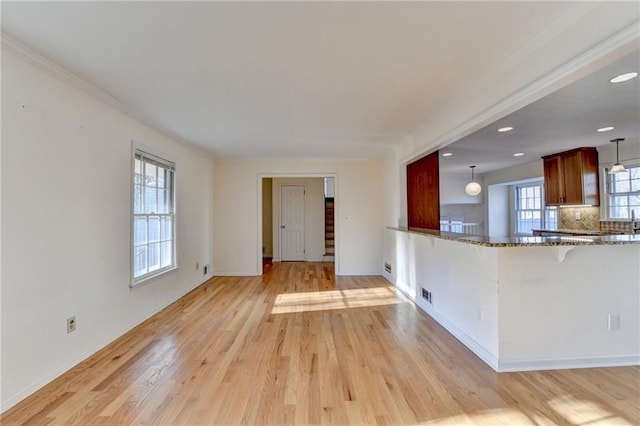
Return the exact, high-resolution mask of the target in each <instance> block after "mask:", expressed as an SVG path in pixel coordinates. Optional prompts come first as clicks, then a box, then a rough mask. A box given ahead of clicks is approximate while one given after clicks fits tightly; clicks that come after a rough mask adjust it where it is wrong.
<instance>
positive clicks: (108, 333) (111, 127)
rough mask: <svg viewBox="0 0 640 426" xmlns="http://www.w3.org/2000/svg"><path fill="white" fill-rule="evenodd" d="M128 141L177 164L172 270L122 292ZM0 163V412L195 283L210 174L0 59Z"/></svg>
mask: <svg viewBox="0 0 640 426" xmlns="http://www.w3.org/2000/svg"><path fill="white" fill-rule="evenodd" d="M132 140H135V141H138V142H141V143H143V144H145V145H147V146H151V147H153V148H154V149H156V150H157V151H160V152H163V153H165V154H167V155H168V156H171V157H172V158H173V159H175V161H176V163H177V209H176V211H177V245H178V265H179V267H180V268H179V270H176V271H173V272H170V273H168V274H167V275H165V276H162V277H160V278H157V279H155V280H152V281H151V282H148V283H146V284H144V285H140V286H138V287H136V288H135V289H133V290H130V289H129V280H130V275H129V274H130V260H129V258H130V248H129V247H130V207H131V201H130V198H131V189H130V187H131V141H132ZM2 151H3V152H2V230H3V232H2V253H3V258H2V313H1V318H2V369H1V373H2V377H1V382H2V397H1V399H2V410H6V409H7V408H9V407H10V406H12V405H13V404H15V403H16V402H18V401H19V400H21V399H22V398H24V397H26V396H27V395H29V394H30V393H31V392H33V391H35V390H37V389H38V388H39V387H41V386H42V385H44V384H46V383H47V382H49V381H51V380H52V379H53V378H55V377H57V376H58V375H60V374H61V373H63V372H64V371H66V370H67V369H69V368H70V367H72V366H74V365H75V364H77V363H78V362H80V361H81V360H83V359H85V358H86V357H87V356H89V355H91V354H92V353H94V352H96V351H97V350H98V349H100V348H102V347H103V346H105V345H106V344H108V343H109V342H111V341H113V340H114V339H116V338H117V337H119V336H120V335H122V334H124V333H125V332H126V331H128V330H129V329H131V328H132V327H134V326H135V325H137V324H139V323H141V322H142V321H144V320H145V319H147V318H149V317H150V316H151V315H153V314H154V313H156V312H158V311H159V310H161V309H162V308H164V307H165V306H167V305H168V304H170V303H171V302H173V301H175V300H176V299H178V298H179V297H180V296H182V295H183V294H185V293H186V292H188V291H189V290H191V289H193V288H194V287H196V286H197V285H199V284H200V283H202V282H203V281H204V280H205V277H203V276H202V268H200V270H199V271H197V270H196V268H195V265H196V262H199V263H200V265H202V264H205V263H210V262H211V261H212V240H213V234H212V226H213V224H212V213H213V212H212V210H213V204H212V202H213V200H212V198H213V197H212V186H213V181H212V179H213V162H212V160H211V159H210V158H208V157H207V156H205V155H202V154H201V153H199V152H198V151H195V150H194V149H192V148H190V147H189V146H187V145H185V144H180V143H177V142H175V141H174V140H172V139H170V138H168V137H166V136H164V135H163V134H161V133H159V132H157V131H154V130H152V129H150V128H149V127H146V126H144V125H142V124H140V123H139V122H137V121H135V120H133V119H131V118H129V117H128V116H126V115H124V114H122V113H120V112H119V111H117V110H115V109H114V108H113V107H110V106H107V105H106V104H105V103H102V102H101V101H98V100H97V99H95V98H93V97H91V96H90V95H88V94H86V93H85V92H83V91H81V90H80V89H76V88H74V87H72V86H70V85H68V84H67V83H63V82H62V81H61V80H59V79H58V78H56V77H54V76H53V75H52V74H49V73H47V72H44V71H41V70H40V69H39V68H36V67H34V66H33V65H31V64H28V63H27V62H25V61H23V60H22V59H20V58H19V57H18V56H16V55H14V54H13V53H10V52H9V51H8V50H7V49H3V52H2ZM72 315H75V316H76V319H77V330H76V331H75V332H73V333H71V334H67V333H66V318H68V317H70V316H72Z"/></svg>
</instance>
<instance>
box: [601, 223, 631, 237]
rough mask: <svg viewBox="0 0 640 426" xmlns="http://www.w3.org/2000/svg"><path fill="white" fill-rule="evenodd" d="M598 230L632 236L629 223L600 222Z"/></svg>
mask: <svg viewBox="0 0 640 426" xmlns="http://www.w3.org/2000/svg"><path fill="white" fill-rule="evenodd" d="M600 230H601V231H607V232H623V233H625V234H632V233H633V231H632V230H631V221H628V222H621V221H619V220H603V221H602V222H600Z"/></svg>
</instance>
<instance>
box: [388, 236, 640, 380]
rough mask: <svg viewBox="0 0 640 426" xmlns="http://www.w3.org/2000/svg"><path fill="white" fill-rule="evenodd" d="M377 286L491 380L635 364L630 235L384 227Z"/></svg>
mask: <svg viewBox="0 0 640 426" xmlns="http://www.w3.org/2000/svg"><path fill="white" fill-rule="evenodd" d="M384 259H385V263H386V264H387V265H385V266H388V268H386V272H385V277H386V278H387V279H388V280H390V281H391V282H392V283H393V284H394V285H395V286H396V287H397V288H398V289H399V290H400V291H401V292H402V293H404V294H405V295H406V296H408V297H409V298H410V299H411V300H413V301H414V302H415V303H416V305H417V306H419V307H420V308H421V309H422V310H424V311H425V312H426V313H427V314H429V315H430V316H431V317H433V318H434V319H435V320H436V321H438V322H439V323H440V324H441V325H442V326H443V327H445V328H446V329H447V330H449V331H450V332H451V333H452V334H453V335H454V336H456V337H457V338H458V339H459V340H460V341H461V342H462V343H463V344H465V345H466V346H467V347H468V348H469V349H470V350H472V351H473V352H474V353H475V354H476V355H478V356H479V357H480V358H481V359H483V360H484V361H485V362H486V363H487V364H489V365H490V366H491V367H492V368H493V369H495V370H496V371H524V370H540V369H554V368H575V367H595V366H615V365H638V364H640V235H605V236H568V237H564V236H552V237H518V238H491V237H482V236H471V235H464V234H456V233H446V232H440V231H431V230H422V229H414V228H411V229H407V228H394V227H389V228H387V229H386V230H385V253H384Z"/></svg>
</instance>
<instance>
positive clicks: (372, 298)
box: [271, 287, 406, 314]
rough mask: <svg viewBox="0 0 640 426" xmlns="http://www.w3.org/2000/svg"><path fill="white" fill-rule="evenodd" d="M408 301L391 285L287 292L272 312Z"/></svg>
mask: <svg viewBox="0 0 640 426" xmlns="http://www.w3.org/2000/svg"><path fill="white" fill-rule="evenodd" d="M398 303H406V301H405V300H404V299H403V298H400V297H399V296H397V295H396V292H395V290H394V289H392V288H390V287H375V288H362V289H350V290H331V291H310V292H305V293H285V294H280V295H278V296H277V297H276V300H275V303H274V304H273V309H272V310H271V313H272V314H290V313H295V312H311V311H325V310H333V309H348V308H365V307H368V306H383V305H396V304H398Z"/></svg>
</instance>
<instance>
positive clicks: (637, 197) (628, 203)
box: [605, 165, 640, 219]
mask: <svg viewBox="0 0 640 426" xmlns="http://www.w3.org/2000/svg"><path fill="white" fill-rule="evenodd" d="M605 171H608V170H605ZM606 176H607V177H606V179H607V192H608V194H607V198H608V203H607V205H608V215H609V219H631V212H632V211H633V212H634V215H635V217H636V218H638V217H640V165H633V166H629V167H627V170H626V171H625V172H624V173H614V174H612V175H610V174H608V173H607V175H606Z"/></svg>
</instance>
